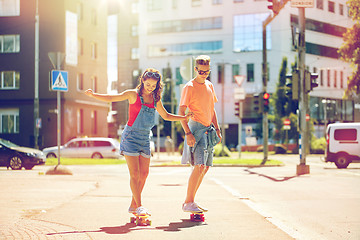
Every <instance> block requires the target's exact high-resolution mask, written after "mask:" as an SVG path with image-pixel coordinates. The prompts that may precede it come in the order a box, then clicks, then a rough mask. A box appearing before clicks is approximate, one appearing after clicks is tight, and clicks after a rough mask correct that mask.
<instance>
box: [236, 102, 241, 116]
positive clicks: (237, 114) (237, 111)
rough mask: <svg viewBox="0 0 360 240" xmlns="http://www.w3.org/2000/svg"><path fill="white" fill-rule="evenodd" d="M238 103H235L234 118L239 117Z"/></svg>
mask: <svg viewBox="0 0 360 240" xmlns="http://www.w3.org/2000/svg"><path fill="white" fill-rule="evenodd" d="M239 104H240V102H235V116H237V117H239V116H240V106H239Z"/></svg>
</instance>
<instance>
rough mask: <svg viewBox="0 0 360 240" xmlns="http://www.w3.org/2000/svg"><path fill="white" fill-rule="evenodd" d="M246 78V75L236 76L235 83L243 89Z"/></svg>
mask: <svg viewBox="0 0 360 240" xmlns="http://www.w3.org/2000/svg"><path fill="white" fill-rule="evenodd" d="M245 77H246V76H244V75H235V76H234V79H235V82H236V83H237V84H238V85H239V87H241V84H242V83H243V82H244V80H245Z"/></svg>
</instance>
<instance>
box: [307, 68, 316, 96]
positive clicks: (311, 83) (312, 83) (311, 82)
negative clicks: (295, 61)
mask: <svg viewBox="0 0 360 240" xmlns="http://www.w3.org/2000/svg"><path fill="white" fill-rule="evenodd" d="M318 76H319V75H318V74H317V73H311V72H309V71H307V70H305V90H306V92H310V91H312V90H313V89H314V88H316V87H318V86H319V84H318V83H317V81H316V79H317V78H318Z"/></svg>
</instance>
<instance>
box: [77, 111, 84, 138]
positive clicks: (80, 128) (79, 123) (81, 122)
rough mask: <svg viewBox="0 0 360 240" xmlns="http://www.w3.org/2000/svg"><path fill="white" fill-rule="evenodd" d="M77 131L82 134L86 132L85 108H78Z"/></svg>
mask: <svg viewBox="0 0 360 240" xmlns="http://www.w3.org/2000/svg"><path fill="white" fill-rule="evenodd" d="M76 127H77V133H78V134H82V133H83V132H84V110H83V109H78V110H77V126H76Z"/></svg>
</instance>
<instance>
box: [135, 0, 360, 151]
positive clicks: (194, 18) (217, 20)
mask: <svg viewBox="0 0 360 240" xmlns="http://www.w3.org/2000/svg"><path fill="white" fill-rule="evenodd" d="M267 4H268V2H267V1H266V0H206V1H205V0H181V1H180V0H171V1H167V0H152V1H146V0H140V1H139V7H140V9H139V12H141V14H139V32H140V35H139V49H140V50H139V53H140V58H139V66H140V68H146V67H150V66H151V67H155V68H158V69H165V68H167V66H168V65H169V66H170V67H171V69H172V76H173V78H174V81H175V82H176V83H177V85H176V90H175V91H176V96H177V98H179V97H180V91H181V84H183V83H185V82H186V81H187V80H188V79H183V77H182V75H181V68H182V64H183V62H184V60H186V59H188V58H191V57H195V56H197V55H199V54H207V55H210V56H211V59H212V63H211V64H212V66H211V74H210V80H211V81H212V83H213V84H214V86H215V90H216V93H217V97H218V99H219V102H218V103H217V104H216V111H217V113H218V119H219V122H220V123H221V124H222V125H223V126H224V127H225V128H226V144H227V145H228V146H236V145H237V144H238V141H237V132H238V131H237V128H238V119H237V117H235V115H234V101H235V100H234V97H233V96H234V89H235V88H239V87H240V86H239V85H238V84H237V83H236V81H235V79H234V76H236V75H243V76H244V78H245V80H244V82H243V83H242V85H241V87H242V88H244V89H245V92H246V99H245V104H244V116H243V119H242V132H243V134H242V136H243V139H242V144H245V137H247V136H248V134H252V135H254V133H255V131H256V129H257V128H258V127H259V124H260V122H261V121H260V119H259V117H260V116H259V115H258V114H256V112H255V111H254V104H253V95H254V94H257V93H260V92H261V91H262V22H263V21H264V20H265V19H266V17H267V16H268V15H269V14H271V11H270V10H269V9H268V8H267ZM347 11H348V9H347V6H346V5H345V3H344V1H341V0H314V8H307V9H306V10H305V16H306V31H305V32H306V36H305V38H306V57H305V64H306V66H307V68H308V69H309V70H310V71H311V72H317V73H319V87H318V88H315V89H314V91H313V92H311V94H310V96H311V100H310V110H311V117H313V118H314V119H316V120H318V122H319V127H318V131H319V134H320V133H321V132H322V133H323V131H322V129H323V128H324V122H333V121H359V120H360V119H359V109H357V108H355V107H354V106H357V105H356V104H354V102H353V101H349V100H344V99H342V97H343V93H344V89H346V87H347V80H346V79H347V76H349V74H350V73H351V69H350V67H349V65H348V64H347V63H344V62H342V61H341V60H339V56H338V54H337V49H338V48H339V47H340V46H341V44H342V41H343V40H342V34H343V33H344V32H345V31H346V28H348V27H350V26H352V24H353V23H352V21H351V19H350V18H349V16H348V14H347ZM296 27H298V9H297V8H292V7H291V6H290V2H289V3H288V4H287V5H286V6H285V7H284V8H283V9H282V10H281V12H280V13H279V15H277V16H276V18H275V19H274V20H273V21H272V22H271V23H270V24H269V25H268V26H267V62H268V72H269V82H268V84H267V90H268V92H270V93H273V92H275V89H276V84H277V82H278V78H279V70H280V66H281V62H282V58H283V57H287V59H288V66H290V63H293V62H295V59H296V57H297V51H296V49H295V47H294V46H293V44H292V43H293V34H292V32H294V31H292V30H294V29H295V33H296ZM295 38H296V34H295ZM222 65H224V66H225V67H224V69H225V70H224V73H222V72H221V69H222V68H221V66H222ZM290 71H291V70H290V69H288V73H290ZM222 74H223V76H224V80H222V78H221V76H222ZM325 112H326V113H325ZM325 115H326V116H325ZM245 129H247V131H246V132H245ZM249 129H250V130H251V131H249ZM258 142H259V143H261V140H259V141H258Z"/></svg>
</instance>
